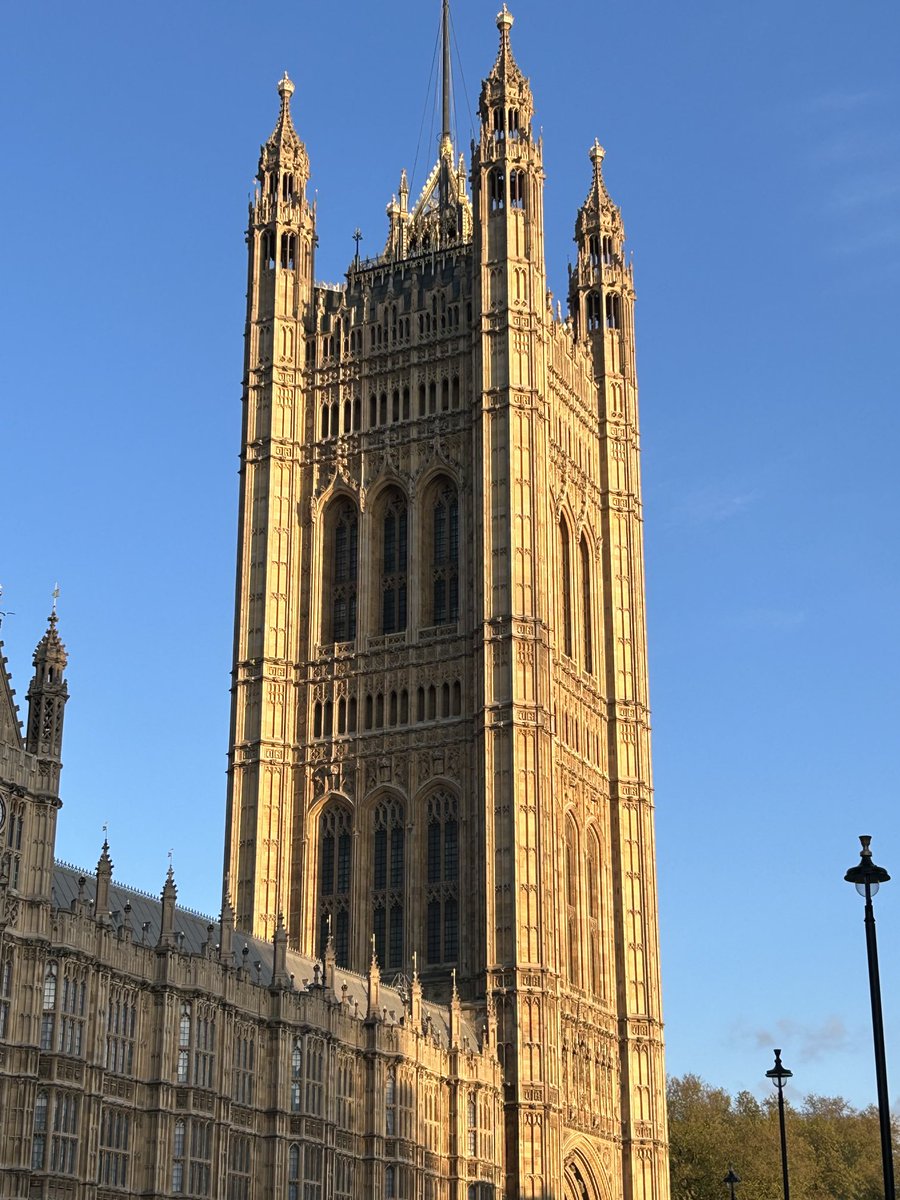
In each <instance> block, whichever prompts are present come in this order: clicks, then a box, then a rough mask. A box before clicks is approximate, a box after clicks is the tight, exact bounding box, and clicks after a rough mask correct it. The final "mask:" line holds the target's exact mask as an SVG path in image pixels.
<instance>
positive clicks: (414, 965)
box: [412, 950, 419, 979]
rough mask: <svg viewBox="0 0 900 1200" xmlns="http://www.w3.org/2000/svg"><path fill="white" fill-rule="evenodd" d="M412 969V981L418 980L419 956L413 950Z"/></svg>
mask: <svg viewBox="0 0 900 1200" xmlns="http://www.w3.org/2000/svg"><path fill="white" fill-rule="evenodd" d="M412 968H413V979H418V978H419V956H418V954H417V953H416V952H415V950H413V953H412Z"/></svg>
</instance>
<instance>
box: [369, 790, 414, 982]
mask: <svg viewBox="0 0 900 1200" xmlns="http://www.w3.org/2000/svg"><path fill="white" fill-rule="evenodd" d="M404 825H405V814H404V811H403V805H402V804H401V803H400V801H399V800H394V799H385V800H382V801H381V803H380V804H379V805H378V807H377V808H376V809H375V813H374V817H373V850H374V853H373V856H372V863H373V872H372V930H373V932H374V934H375V953H376V955H377V956H378V961H379V963H380V964H381V965H382V966H383V967H387V968H388V969H390V970H399V968H400V967H402V966H403V965H404V961H405V960H404V957H403V892H404V883H405V861H404V846H405V833H406V831H405V828H404Z"/></svg>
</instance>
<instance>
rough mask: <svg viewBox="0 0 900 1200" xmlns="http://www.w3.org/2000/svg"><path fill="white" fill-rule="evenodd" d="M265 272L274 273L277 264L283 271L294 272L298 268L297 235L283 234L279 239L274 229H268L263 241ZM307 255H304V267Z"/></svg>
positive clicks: (262, 253) (262, 254) (262, 250)
mask: <svg viewBox="0 0 900 1200" xmlns="http://www.w3.org/2000/svg"><path fill="white" fill-rule="evenodd" d="M260 253H261V257H262V266H263V270H266V271H274V270H275V267H276V264H277V265H278V266H280V267H281V269H282V270H283V271H293V270H294V269H295V268H296V266H297V262H298V259H297V235H296V234H295V233H283V234H282V235H281V237H280V238H279V237H278V236H277V235H276V233H275V231H274V230H273V229H266V230H265V231H264V232H263V235H262V239H261V251H260ZM305 258H306V255H304V266H305V265H306V261H305Z"/></svg>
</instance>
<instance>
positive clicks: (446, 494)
mask: <svg viewBox="0 0 900 1200" xmlns="http://www.w3.org/2000/svg"><path fill="white" fill-rule="evenodd" d="M431 517H432V546H431V602H432V612H431V620H432V624H433V625H446V624H447V623H449V622H451V621H458V620H459V500H458V499H457V495H456V488H455V487H454V486H453V484H452V483H451V482H450V481H449V480H446V479H444V480H441V481H440V482H439V483H438V485H437V489H436V490H435V492H434V502H433V505H432V514H431Z"/></svg>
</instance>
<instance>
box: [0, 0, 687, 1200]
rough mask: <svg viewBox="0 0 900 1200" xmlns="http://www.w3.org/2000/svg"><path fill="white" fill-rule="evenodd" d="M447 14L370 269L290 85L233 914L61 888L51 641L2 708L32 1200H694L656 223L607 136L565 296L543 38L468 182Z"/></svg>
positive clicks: (250, 567)
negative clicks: (347, 248)
mask: <svg viewBox="0 0 900 1200" xmlns="http://www.w3.org/2000/svg"><path fill="white" fill-rule="evenodd" d="M444 21H445V36H444V76H443V78H444V122H443V125H444V127H443V131H442V136H441V141H440V147H439V154H438V161H437V163H436V164H435V166H434V168H433V170H432V172H431V174H430V176H429V177H428V179H427V181H426V184H425V187H424V189H423V190H422V192H421V194H420V195H419V197H418V198H417V199H412V198H411V197H410V193H409V186H408V182H407V178H406V175H405V173H403V174H402V175H401V177H400V183H399V187H398V193H397V197H395V198H393V199H392V200H391V202H390V204H389V205H388V208H387V217H388V235H387V240H386V244H385V248H384V251H383V253H382V254H381V255H379V256H378V257H377V258H375V259H366V260H361V259H360V258H359V257H358V256H357V257H356V258H355V259H354V261H353V262H352V263H351V265H350V267H349V269H348V271H347V275H346V281H345V283H343V284H341V285H340V286H329V285H324V284H321V283H317V282H316V280H315V263H314V257H315V247H316V211H315V206H314V204H313V203H311V202H310V200H309V199H308V195H307V192H308V185H309V180H310V164H309V159H308V155H307V152H306V148H305V146H304V144H303V142H302V141H301V139H300V137H299V135H298V133H297V131H296V129H295V127H294V123H293V118H292V114H291V97H292V94H293V91H294V87H293V84H292V83H291V81H290V80H289V79H288V77H287V76H286V75H285V77H284V78H283V79H282V80H281V81H280V83H279V86H278V91H279V95H280V100H281V105H280V112H279V115H278V120H277V123H276V127H275V129H274V131H273V133H272V135H271V136H270V138H269V139H268V140H267V141H266V142H265V144H264V145H263V147H262V151H261V156H260V161H259V174H258V180H259V183H258V189H257V192H256V194H255V196H254V198H253V200H252V202H251V206H250V218H249V228H248V235H247V240H248V251H249V252H248V309H247V325H246V338H245V376H244V398H243V432H242V447H241V493H240V514H239V531H238V564H237V602H236V615H235V661H234V676H233V703H232V725H231V739H230V760H229V792H228V814H227V821H226V848H225V871H224V886H223V899H222V916H221V918H220V920H219V921H218V922H207V921H206V920H205V919H204V918H202V917H200V916H199V914H190V913H186V912H184V911H182V910H180V909H177V908H176V907H175V885H174V880H173V879H171V878H169V879H167V881H166V884H165V886H164V888H163V893H162V897H161V900H160V901H158V902H157V901H155V900H151V899H149V898H146V897H141V896H139V895H138V894H137V893H134V892H126V890H125V889H123V888H122V887H120V886H113V885H112V882H111V871H112V867H111V863H110V861H109V853H108V848H107V847H104V848H103V851H102V854H101V857H100V862H99V864H98V867H97V872H96V875H95V876H92V877H91V878H90V879H87V878H84V877H80V876H79V874H78V872H76V871H72V870H71V869H69V868H66V867H64V866H63V865H60V864H57V865H56V866H55V867H54V865H53V853H54V849H53V847H54V833H55V820H56V812H57V809H58V807H59V791H58V776H59V754H60V744H59V739H61V729H62V706H63V704H64V702H65V684H64V682H63V669H64V666H65V654H64V652H63V651H62V648H61V645H60V644H59V640H58V637H57V636H56V624H55V617H54V618H52V619H51V626H50V629H49V630H48V634H47V636H46V637H45V639H44V641H43V642H42V643H41V647H44V650H43V651H42V649H41V647H39V648H38V656H37V657H36V660H35V662H36V674H35V681H34V682H33V684H32V690H31V691H30V692H29V702H30V705H31V710H33V712H34V713H36V714H37V715H36V716H34V717H33V716H32V715H31V711H30V715H29V727H28V734H27V737H26V739H25V740H24V741H23V739H22V738H21V736H20V734H19V732H18V725H17V721H16V718H15V712H14V709H13V707H12V702H11V699H10V700H9V701H8V707H9V713H11V714H12V715H11V716H10V715H7V716H6V717H4V714H3V713H2V712H0V721H5V722H6V723H5V725H2V726H0V735H2V740H3V742H4V745H3V746H2V747H0V754H2V756H3V757H2V758H0V794H2V795H3V796H4V797H8V799H7V807H6V815H5V818H4V819H5V823H6V824H5V827H4V828H0V841H2V843H3V845H4V847H5V848H6V858H5V859H4V862H5V863H6V866H5V867H4V870H5V874H4V876H3V880H2V882H0V889H2V894H0V905H2V906H3V907H2V908H0V912H2V913H3V914H4V915H3V917H2V920H3V922H4V923H3V926H2V929H0V1005H5V1006H6V1007H5V1008H0V1110H2V1111H3V1112H6V1113H11V1114H14V1118H12V1119H11V1120H8V1121H6V1122H5V1129H6V1130H7V1131H6V1132H4V1133H3V1134H2V1135H0V1137H2V1144H3V1152H4V1153H3V1160H2V1163H3V1167H4V1173H3V1174H0V1180H2V1181H3V1182H2V1183H0V1196H5V1195H8V1196H25V1195H47V1196H50V1195H53V1196H61V1195H66V1196H70V1195H71V1196H75V1195H76V1194H77V1195H84V1196H87V1195H95V1194H104V1195H105V1194H106V1193H109V1194H110V1195H112V1194H114V1193H117V1194H121V1193H122V1192H123V1191H124V1192H126V1193H127V1192H132V1193H141V1194H143V1195H152V1196H157V1195H159V1196H162V1195H172V1194H184V1195H190V1196H226V1195H227V1196H228V1197H229V1198H231V1197H234V1200H249V1198H250V1197H258V1196H263V1195H269V1194H284V1195H286V1196H287V1197H288V1200H299V1197H300V1196H303V1197H304V1200H320V1198H324V1197H354V1198H355V1197H360V1198H362V1197H363V1196H365V1197H372V1196H375V1197H378V1198H379V1200H381V1198H382V1197H384V1198H385V1200H387V1198H389V1197H394V1196H396V1197H403V1198H405V1200H482V1198H483V1197H484V1198H487V1197H499V1196H500V1195H503V1196H505V1197H506V1198H507V1200H526V1198H527V1200H550V1198H551V1197H552V1198H553V1200H667V1196H668V1168H667V1153H666V1123H665V1108H664V1099H665V1086H664V1069H663V1044H662V1023H661V1003H660V979H659V954H658V929H657V902H656V892H655V862H654V847H653V808H652V784H651V772H650V747H649V711H648V693H647V668H646V621H645V611H644V580H643V549H642V528H641V521H642V515H641V492H640V475H639V436H638V413H637V388H636V376H635V358H634V325H633V308H634V289H633V280H632V273H631V269H630V267H629V266H628V265H627V263H626V261H625V258H624V251H623V242H624V230H623V226H622V221H621V217H620V213H619V210H618V208H617V207H616V206H615V205H614V204H613V202H612V201H611V199H610V197H609V195H608V193H607V190H606V186H605V184H604V179H603V171H602V163H603V150H602V148H601V147H600V146H599V144H597V143H595V144H594V146H593V147H592V148H591V150H590V164H591V171H590V187H589V191H588V195H587V198H586V200H585V202H584V203H583V205H582V206H581V208H580V209H579V210H578V213H577V218H576V224H575V234H576V237H575V240H576V244H577V259H576V262H575V265H574V267H572V268H571V269H570V288H569V296H568V314H567V316H566V317H565V319H564V318H563V316H562V314H561V312H559V311H557V312H554V311H553V308H552V301H551V297H550V295H549V293H548V291H547V282H546V271H545V264H544V231H543V180H544V176H543V168H542V146H541V142H540V140H539V139H537V138H536V137H535V135H534V129H533V112H534V102H533V98H532V93H531V89H530V86H529V83H528V80H527V79H526V78H525V76H524V75H523V73H522V72H521V70H520V69H519V67H518V65H517V63H516V61H515V58H514V55H513V51H512V46H511V40H510V31H511V27H512V23H513V21H512V16H511V15H510V14H509V12H508V11H507V10H506V8H505V6H504V8H503V11H502V12H501V13H500V14H499V16H498V18H497V24H498V28H499V32H500V45H499V51H498V54H497V58H496V61H495V63H494V66H493V68H492V69H491V71H490V73H489V75H488V77H487V78H486V79H485V81H484V83H483V86H482V90H481V96H480V102H479V115H480V132H479V136H478V138H477V140H476V142H474V143H473V147H472V158H471V162H470V163H469V164H468V166H467V165H466V163H465V160H464V158H463V157H462V156H461V155H459V156H458V155H457V152H456V150H455V148H454V146H453V142H452V138H451V134H450V128H449V89H448V82H447V80H448V70H449V66H448V59H449V52H448V46H449V41H448V37H447V28H446V23H447V6H446V3H445V5H444ZM42 653H43V654H44V657H45V658H46V659H47V661H48V662H49V660H50V658H53V656H54V655H56V656H57V657H56V659H55V660H54V668H53V670H54V672H55V674H54V676H53V678H52V680H51V679H50V678H49V677H48V676H47V675H46V672H45V668H44V666H42V663H43V659H41V660H40V661H39V658H40V655H41V654H42ZM48 656H49V657H48ZM47 669H49V668H47ZM6 683H7V681H6V679H5V675H4V684H5V685H6ZM7 690H8V688H7ZM0 709H2V705H0ZM54 730H58V734H59V739H57V741H55V742H54V741H53V740H52V739H53V737H54V736H55V734H54V733H53V731H54ZM41 731H43V732H41ZM41 738H43V741H41V740H40V739H41ZM47 738H50V741H49V742H48V741H47ZM36 739H37V740H36ZM16 821H19V822H20V824H19V825H15V822H16ZM22 822H24V825H23V824H22ZM23 829H24V832H23ZM20 839H21V845H22V847H26V846H27V847H29V849H27V851H26V849H24V848H23V849H22V850H21V853H20V850H19V849H18V848H17V847H19V842H20ZM29 856H31V857H29ZM20 860H21V861H20ZM232 905H233V907H232ZM6 964H10V965H8V966H7V965H6ZM4 971H5V972H6V974H5V975H4V974H3V972H4ZM382 973H383V974H384V976H385V981H386V980H390V981H391V986H387V983H386V982H384V981H382V978H381V975H382ZM4 980H5V981H6V982H5V984H4ZM4 987H5V988H6V990H5V991H3V988H4ZM73 1005H74V1009H73V1007H72V1006H73ZM4 1189H5V1190H4Z"/></svg>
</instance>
